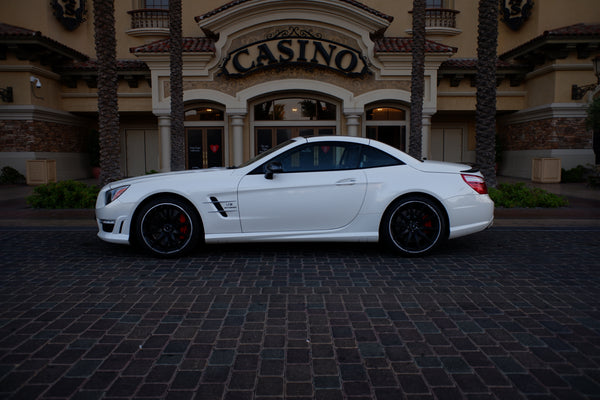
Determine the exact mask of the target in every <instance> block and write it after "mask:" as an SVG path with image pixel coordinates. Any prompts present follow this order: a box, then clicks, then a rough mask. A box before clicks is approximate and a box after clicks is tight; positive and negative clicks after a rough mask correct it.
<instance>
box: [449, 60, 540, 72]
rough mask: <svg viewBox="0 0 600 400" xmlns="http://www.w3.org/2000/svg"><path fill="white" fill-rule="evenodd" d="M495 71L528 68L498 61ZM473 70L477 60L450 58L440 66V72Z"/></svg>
mask: <svg viewBox="0 0 600 400" xmlns="http://www.w3.org/2000/svg"><path fill="white" fill-rule="evenodd" d="M496 68H497V69H527V68H529V66H527V65H523V64H512V63H509V62H507V61H503V60H500V59H498V61H497V62H496ZM444 69H445V70H456V69H463V70H474V69H477V59H476V58H451V59H449V60H446V61H444V62H443V63H442V64H441V65H440V70H444Z"/></svg>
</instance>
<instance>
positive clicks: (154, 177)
mask: <svg viewBox="0 0 600 400" xmlns="http://www.w3.org/2000/svg"><path fill="white" fill-rule="evenodd" d="M230 171H233V170H231V169H227V168H224V167H223V168H208V169H193V170H186V171H176V172H163V173H159V174H148V175H142V176H136V177H133V178H127V179H121V180H119V181H115V182H111V183H109V184H108V185H106V187H108V188H111V189H112V188H116V187H119V186H125V185H133V184H135V183H149V182H153V181H163V180H173V179H179V178H182V177H185V176H186V175H200V174H206V175H214V174H223V173H230Z"/></svg>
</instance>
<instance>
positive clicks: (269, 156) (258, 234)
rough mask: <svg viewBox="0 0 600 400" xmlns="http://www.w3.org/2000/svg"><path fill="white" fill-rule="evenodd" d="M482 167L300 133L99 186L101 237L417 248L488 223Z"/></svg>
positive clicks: (173, 246) (153, 242) (161, 250)
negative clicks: (229, 155)
mask: <svg viewBox="0 0 600 400" xmlns="http://www.w3.org/2000/svg"><path fill="white" fill-rule="evenodd" d="M493 211H494V203H493V202H492V200H491V199H490V197H489V196H488V194H487V187H486V185H485V181H484V180H483V177H482V175H481V173H480V172H478V171H477V170H476V169H473V168H472V167H470V166H468V165H464V164H451V163H443V162H436V161H419V160H416V159H414V158H412V157H410V156H409V155H407V154H405V153H403V152H401V151H400V150H397V149H395V148H393V147H390V146H388V145H386V144H383V143H381V142H377V141H374V140H369V139H364V138H356V137H346V136H329V137H326V136H320V137H310V138H303V137H298V138H295V139H292V140H289V141H287V142H285V143H281V144H280V145H278V146H276V147H274V148H272V149H270V150H268V151H266V152H264V153H261V154H259V155H258V156H257V157H255V158H254V159H252V160H250V161H248V162H246V163H244V164H243V165H240V166H238V167H234V168H222V169H221V168H219V169H205V170H190V171H181V172H172V173H165V174H155V175H146V176H142V177H138V178H131V179H125V180H121V181H118V182H113V183H111V184H109V185H107V186H105V187H104V188H103V189H102V190H101V191H100V194H99V195H98V201H97V203H96V218H97V221H98V228H99V233H98V236H99V237H100V239H102V240H105V241H107V242H112V243H123V244H128V243H130V244H135V245H138V246H140V247H142V248H143V249H145V250H147V251H149V252H150V253H152V254H154V255H157V256H179V255H182V254H184V253H186V252H188V251H189V250H191V249H194V248H196V247H197V246H198V245H199V244H201V243H203V242H206V243H225V242H242V241H243V242H249V241H255V242H260V241H280V242H286V241H287V242H291V241H355V242H375V241H383V242H385V243H386V244H387V245H389V246H390V247H391V248H392V249H393V250H395V251H397V252H399V253H400V254H403V255H423V254H425V253H427V252H429V251H431V250H432V249H433V248H434V247H435V246H436V245H438V244H439V243H440V242H442V241H443V240H445V239H448V238H455V237H459V236H464V235H468V234H471V233H475V232H478V231H481V230H484V229H486V228H487V227H489V226H491V224H492V222H493V218H494V217H493Z"/></svg>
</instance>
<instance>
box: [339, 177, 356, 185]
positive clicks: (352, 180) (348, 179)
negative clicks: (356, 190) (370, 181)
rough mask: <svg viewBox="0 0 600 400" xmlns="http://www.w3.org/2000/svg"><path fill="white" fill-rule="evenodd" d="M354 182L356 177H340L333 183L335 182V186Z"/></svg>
mask: <svg viewBox="0 0 600 400" xmlns="http://www.w3.org/2000/svg"><path fill="white" fill-rule="evenodd" d="M355 183H356V179H354V178H346V179H341V180H339V181H337V182H336V183H335V184H336V186H349V185H354V184H355Z"/></svg>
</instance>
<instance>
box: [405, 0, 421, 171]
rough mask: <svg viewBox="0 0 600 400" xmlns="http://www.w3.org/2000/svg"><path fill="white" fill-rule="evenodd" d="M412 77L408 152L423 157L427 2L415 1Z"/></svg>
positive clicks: (418, 157)
mask: <svg viewBox="0 0 600 400" xmlns="http://www.w3.org/2000/svg"><path fill="white" fill-rule="evenodd" d="M412 17H413V28H412V75H411V84H410V141H409V146H408V152H409V154H410V155H411V156H413V157H415V158H417V159H421V157H422V156H423V140H422V135H423V134H422V130H423V96H424V94H425V0H413V12H412Z"/></svg>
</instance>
